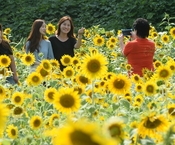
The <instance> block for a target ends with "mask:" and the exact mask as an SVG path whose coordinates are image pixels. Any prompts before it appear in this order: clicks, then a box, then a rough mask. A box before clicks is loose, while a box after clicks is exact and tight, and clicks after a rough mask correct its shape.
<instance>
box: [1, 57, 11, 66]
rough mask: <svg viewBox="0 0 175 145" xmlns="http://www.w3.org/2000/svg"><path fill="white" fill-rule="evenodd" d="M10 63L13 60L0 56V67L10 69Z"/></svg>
mask: <svg viewBox="0 0 175 145" xmlns="http://www.w3.org/2000/svg"><path fill="white" fill-rule="evenodd" d="M10 63H11V60H10V58H9V57H8V56H7V55H0V67H8V66H9V65H10Z"/></svg>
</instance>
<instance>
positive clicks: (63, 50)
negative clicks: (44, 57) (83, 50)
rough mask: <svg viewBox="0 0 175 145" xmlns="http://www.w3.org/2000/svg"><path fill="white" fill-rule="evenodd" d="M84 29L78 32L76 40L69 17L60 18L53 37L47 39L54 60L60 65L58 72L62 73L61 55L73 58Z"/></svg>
mask: <svg viewBox="0 0 175 145" xmlns="http://www.w3.org/2000/svg"><path fill="white" fill-rule="evenodd" d="M84 30H85V29H84V28H81V29H79V30H78V39H76V38H75V37H74V35H73V31H74V26H73V22H72V19H71V17H69V16H64V17H62V18H61V19H60V20H59V22H58V26H57V31H56V35H55V36H51V37H50V38H49V40H50V42H51V44H52V49H53V53H54V57H55V59H57V60H58V62H59V64H60V70H61V71H62V70H63V69H64V68H65V66H63V65H62V64H61V61H60V59H61V57H62V56H63V55H70V56H71V57H73V56H74V48H80V46H81V39H82V35H83V33H84Z"/></svg>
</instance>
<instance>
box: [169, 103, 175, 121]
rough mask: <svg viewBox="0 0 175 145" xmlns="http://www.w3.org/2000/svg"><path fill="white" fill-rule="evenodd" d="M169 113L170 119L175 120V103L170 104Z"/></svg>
mask: <svg viewBox="0 0 175 145" xmlns="http://www.w3.org/2000/svg"><path fill="white" fill-rule="evenodd" d="M168 115H169V117H170V119H172V120H174V118H175V104H168Z"/></svg>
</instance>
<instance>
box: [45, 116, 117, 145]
mask: <svg viewBox="0 0 175 145" xmlns="http://www.w3.org/2000/svg"><path fill="white" fill-rule="evenodd" d="M87 126H88V128H87ZM46 134H47V135H49V136H51V137H52V142H53V145H58V144H60V145H115V144H114V141H112V139H108V138H107V137H105V136H104V135H103V134H102V133H101V132H100V128H99V126H98V125H97V124H96V123H92V122H89V121H87V120H85V119H80V120H78V121H76V122H73V121H69V122H68V123H67V124H66V125H65V126H64V127H61V128H58V129H53V130H52V131H50V132H47V133H46ZM115 143H116V142H115Z"/></svg>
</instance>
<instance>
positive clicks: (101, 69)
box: [81, 53, 108, 79]
mask: <svg viewBox="0 0 175 145" xmlns="http://www.w3.org/2000/svg"><path fill="white" fill-rule="evenodd" d="M107 64H108V61H107V58H106V57H105V56H104V55H102V54H100V53H98V54H92V55H87V56H86V57H84V59H83V60H82V67H81V73H82V74H84V75H85V77H88V78H92V79H93V78H101V77H102V76H104V75H105V74H106V72H107Z"/></svg>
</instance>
